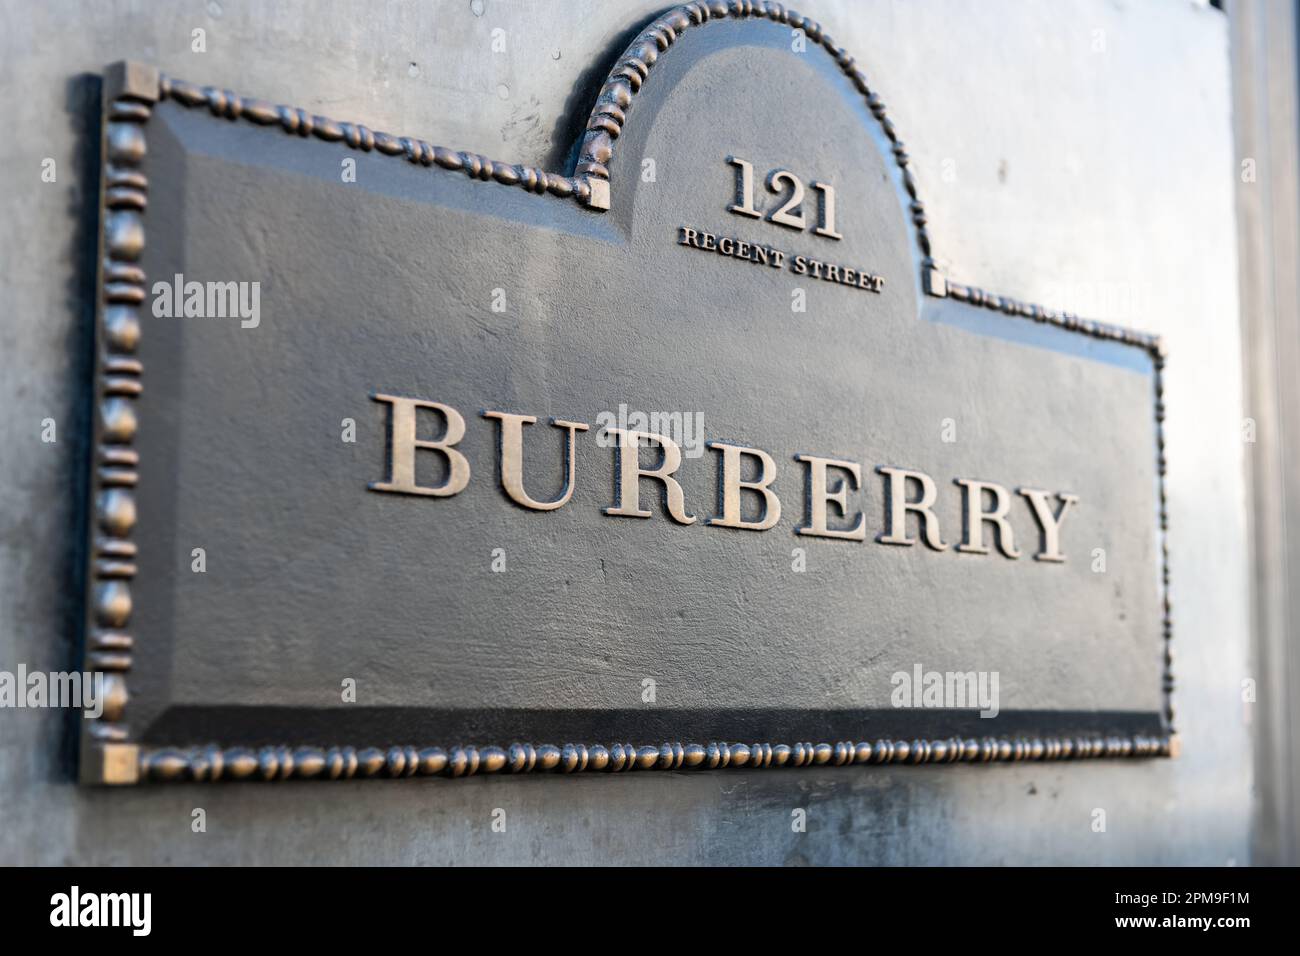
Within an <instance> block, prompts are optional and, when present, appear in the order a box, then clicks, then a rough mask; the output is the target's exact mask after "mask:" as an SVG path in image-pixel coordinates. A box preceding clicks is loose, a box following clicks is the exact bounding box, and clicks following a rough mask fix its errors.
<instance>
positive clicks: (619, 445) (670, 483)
mask: <svg viewBox="0 0 1300 956" xmlns="http://www.w3.org/2000/svg"><path fill="white" fill-rule="evenodd" d="M608 432H609V434H611V435H613V436H614V439H615V445H614V456H615V458H616V459H617V465H616V471H617V475H618V477H617V479H616V486H617V498H616V500H617V502H618V503H617V504H615V505H614V506H613V507H611V508H606V509H605V514H607V515H621V516H625V517H628V518H649V517H650V512H649V511H642V510H641V479H642V478H658V479H659V480H660V481H662V482H663V483H664V498H665V506H666V507H667V509H668V513H669V514H670V515H672V517H673V520H674V521H676V522H677V523H678V524H695V517H694V516H693V515H688V514H687V513H686V498H685V496H684V495H683V494H682V486H681V485H679V484H678V483H677V479H676V478H674V477H673V476H672V475H673V472H675V471H676V470H677V468H678V466H679V465H680V464H681V463H682V450H681V449H680V448H678V447H677V443H676V442H674V441H673V440H672V439H671V438H668V437H666V436H664V435H655V434H652V433H650V432H639V431H631V430H628V429H623V428H610V429H608ZM642 438H644V439H646V440H647V441H652V442H655V443H656V444H658V445H659V447H660V448H662V449H663V458H662V460H661V461H660V462H659V467H658V468H653V469H651V468H642V467H641V439H642Z"/></svg>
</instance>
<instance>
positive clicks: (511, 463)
mask: <svg viewBox="0 0 1300 956" xmlns="http://www.w3.org/2000/svg"><path fill="white" fill-rule="evenodd" d="M483 417H484V418H495V419H497V420H499V421H500V422H501V445H500V448H501V487H502V488H504V489H505V491H506V494H508V495H509V496H510V500H511V501H513V502H515V503H516V504H520V505H523V506H524V507H525V508H532V509H533V510H534V511H554V510H555V509H556V508H559V507H562V506H563V505H565V504H567V503H568V501H569V499H570V498H572V497H573V483H574V470H573V446H574V445H575V444H576V440H575V439H576V435H575V432H585V431H586V430H587V429H588V428H589V427H590V426H588V425H584V424H582V423H581V422H565V421H561V420H560V419H558V418H552V419H551V424H552V425H554V426H555V427H556V428H563V429H566V430H567V431H568V433H569V434H568V437H567V438H566V439H565V442H566V444H567V446H568V453H567V457H566V458H565V464H564V488H563V490H562V491H561V492H560V497H558V498H554V499H552V500H550V501H535V500H534V499H532V498H530V497H529V496H528V492H526V491H524V426H525V425H532V424H534V423H535V422H536V421H537V419H536V417H534V416H532V415H511V414H510V413H508V412H484V413H483Z"/></svg>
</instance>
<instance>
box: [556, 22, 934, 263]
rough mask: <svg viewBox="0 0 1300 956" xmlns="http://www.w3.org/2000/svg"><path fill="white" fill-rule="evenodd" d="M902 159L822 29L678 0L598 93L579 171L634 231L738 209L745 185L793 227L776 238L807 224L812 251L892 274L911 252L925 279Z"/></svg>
mask: <svg viewBox="0 0 1300 956" xmlns="http://www.w3.org/2000/svg"><path fill="white" fill-rule="evenodd" d="M688 35H689V36H688ZM719 149H722V150H723V152H722V153H719V152H718V150H719ZM715 154H716V155H715ZM908 164H909V158H908V155H907V151H906V149H905V147H904V145H903V143H902V141H901V139H900V138H899V135H898V132H897V130H896V129H895V128H894V124H893V123H892V122H891V121H890V119H889V118H888V117H887V116H886V113H885V105H884V102H883V101H882V100H881V98H880V97H879V96H878V95H877V94H876V93H874V92H872V90H871V88H870V86H869V85H868V82H867V77H866V74H865V73H864V72H863V70H862V69H861V68H860V67H859V66H858V64H857V62H856V61H855V60H854V58H853V56H852V55H851V54H850V53H849V52H848V51H846V50H845V49H844V48H842V47H840V46H839V45H838V44H837V43H836V42H835V40H834V38H833V37H832V36H831V35H830V34H828V33H825V32H824V31H823V30H822V28H821V25H820V24H818V23H817V22H816V21H814V20H812V19H810V18H809V17H806V16H803V15H802V14H800V13H799V12H797V11H795V10H791V9H788V8H786V7H784V6H782V5H781V4H778V3H761V2H760V3H754V2H745V0H735V2H730V3H723V2H713V3H704V2H700V3H691V4H686V5H684V6H681V7H677V8H675V9H673V10H670V11H668V12H667V13H664V14H663V15H661V16H660V17H658V18H657V19H655V20H654V21H652V22H651V23H649V24H647V26H646V27H645V29H643V30H642V31H641V32H640V33H639V34H638V35H637V37H636V39H634V40H633V41H632V43H631V44H630V45H629V46H628V48H627V49H626V51H624V53H623V55H622V56H621V57H620V58H619V60H618V62H617V64H615V66H614V68H613V70H612V71H611V72H610V74H609V77H608V78H607V79H606V81H605V84H604V86H603V87H602V88H601V91H600V95H599V96H598V97H597V99H596V104H595V106H594V107H593V109H592V112H591V116H590V118H589V120H588V122H587V129H586V132H585V134H584V136H583V139H582V144H581V150H580V153H579V156H578V160H577V165H576V168H575V170H574V173H575V175H576V176H578V177H585V178H586V180H587V181H588V182H589V183H591V202H590V205H593V206H596V207H597V208H600V207H602V206H603V207H605V208H609V209H610V211H611V213H612V214H613V215H615V216H616V217H617V219H618V220H619V221H620V222H621V223H622V224H624V225H625V226H627V227H628V228H629V229H630V225H631V221H633V220H635V221H636V223H637V231H640V230H641V229H642V228H643V227H644V226H645V225H648V224H649V223H646V222H645V220H646V219H650V220H652V221H653V220H657V219H663V220H668V219H672V218H673V217H674V216H676V217H678V218H680V217H682V216H686V215H689V214H690V213H691V211H693V210H705V209H707V210H709V212H710V213H712V212H713V211H715V209H716V210H717V211H721V210H722V209H723V208H727V209H728V210H729V211H733V212H735V211H737V209H735V208H733V207H734V206H739V207H742V209H741V214H742V215H745V214H747V213H746V211H745V209H744V207H746V205H747V204H746V198H747V197H746V195H743V194H742V192H745V193H748V194H750V195H749V198H750V199H752V198H753V196H755V195H756V196H757V197H758V201H757V203H756V204H753V205H750V206H749V209H756V210H757V212H758V215H757V216H754V215H753V213H752V212H748V215H750V216H751V217H753V218H764V219H767V220H768V221H772V222H777V223H779V224H781V225H785V226H787V227H789V228H790V229H791V231H790V232H785V231H784V230H778V231H776V232H775V233H774V235H773V241H774V243H776V244H779V243H781V242H782V241H783V240H787V243H786V244H789V243H788V240H789V238H790V237H791V236H792V235H793V234H794V232H795V231H803V232H805V233H806V237H807V240H809V241H808V242H805V243H804V244H805V245H808V246H809V255H810V256H813V255H816V252H817V250H819V249H820V250H824V251H826V253H827V256H826V258H827V259H828V260H830V261H838V260H841V259H852V260H854V261H859V260H861V261H863V263H864V264H866V263H868V262H869V263H872V264H873V271H876V272H880V273H892V274H893V275H894V276H900V275H901V274H902V273H901V272H900V271H899V270H898V268H897V267H898V266H901V265H902V264H903V263H904V262H905V261H906V258H907V253H906V250H909V249H910V250H914V256H913V257H912V259H913V262H912V265H913V267H914V268H916V269H918V270H919V271H913V272H912V274H915V275H919V276H920V277H921V278H922V279H923V278H924V277H925V275H926V274H927V272H928V271H929V270H930V269H931V267H932V263H931V261H930V239H929V235H928V234H927V232H926V218H925V209H924V206H923V205H922V203H921V200H920V198H919V197H918V195H917V186H916V180H915V178H914V177H913V176H912V173H911V171H910V170H909V169H908ZM745 177H748V179H746V178H745ZM742 184H743V186H742ZM650 185H653V186H654V187H656V188H653V189H650V188H644V187H647V186H650ZM663 185H668V186H669V187H670V188H669V189H661V188H657V187H660V186H663ZM720 190H721V191H720ZM828 190H829V192H828ZM733 193H736V201H735V202H734V203H731V202H730V200H731V197H732V194H733ZM724 196H725V197H726V199H727V201H728V203H727V204H724V203H720V202H719V201H718V200H719V198H720V197H724ZM796 200H800V201H796ZM828 202H829V204H830V209H829V211H828V209H827V205H828ZM782 208H788V209H789V212H790V213H791V214H793V216H794V219H793V220H791V219H790V218H789V216H788V215H787V216H786V217H782V216H781V215H780V210H781V209H782ZM774 214H775V215H774ZM710 218H711V219H712V218H713V217H712V216H710ZM799 219H802V220H803V222H804V224H805V225H804V228H803V229H802V230H799V229H798V227H795V226H794V225H793V222H794V221H798V220H799ZM909 233H910V235H909ZM841 240H843V241H841ZM877 266H878V267H879V268H876V267H877ZM909 271H912V270H909Z"/></svg>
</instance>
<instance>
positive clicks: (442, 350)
mask: <svg viewBox="0 0 1300 956" xmlns="http://www.w3.org/2000/svg"><path fill="white" fill-rule="evenodd" d="M751 7H752V8H753V9H752V10H751ZM762 9H763V11H764V12H765V14H766V15H758V14H759V12H760V5H743V4H742V5H734V4H733V5H732V6H731V7H725V6H723V5H721V4H702V3H701V4H690V5H688V6H685V7H681V8H679V9H676V10H673V11H671V12H669V13H666V14H664V15H663V16H662V17H660V18H659V19H657V20H655V21H654V22H653V23H651V24H649V25H648V26H647V27H646V28H645V30H644V31H643V32H642V33H641V34H640V35H639V36H638V37H637V38H636V39H635V40H634V41H633V43H632V45H631V46H630V47H629V49H628V50H627V52H626V53H625V54H624V56H623V57H622V58H621V59H620V60H619V61H618V63H617V65H616V66H615V67H614V70H613V72H612V73H611V74H610V76H609V79H608V80H607V81H606V83H605V85H604V86H603V87H602V89H601V90H600V91H599V94H598V96H597V97H596V105H595V108H594V109H593V111H592V114H591V118H590V120H589V122H588V125H587V131H586V133H585V135H584V137H583V139H582V142H581V143H580V144H579V148H578V150H577V157H576V159H575V162H574V166H573V169H572V171H571V173H569V174H565V175H559V174H555V173H550V172H546V171H543V170H540V169H535V168H533V167H529V166H521V165H512V164H508V163H502V162H497V161H494V160H491V159H488V158H486V157H483V156H479V155H476V154H473V153H467V152H461V151H457V150H452V149H448V148H445V147H442V146H435V145H432V144H430V143H428V142H425V141H423V140H419V139H413V138H408V137H401V136H394V135H390V134H387V133H383V132H378V131H374V130H371V129H369V128H367V127H366V126H363V125H360V124H355V123H342V122H336V121H334V120H332V119H329V118H326V117H323V116H316V115H312V114H309V113H307V112H305V111H303V110H300V109H296V108H292V107H287V106H279V105H275V104H273V103H271V102H268V101H264V100H258V99H251V98H248V97H245V96H242V95H240V94H237V93H234V92H231V91H229V90H226V89H224V88H220V87H216V86H198V85H194V84H191V83H187V82H183V81H181V80H178V79H175V78H172V77H168V76H165V75H161V74H159V73H158V72H157V71H156V70H153V69H151V68H149V67H146V66H141V65H138V64H119V65H118V66H116V67H114V68H112V69H110V70H109V71H108V73H107V75H106V84H105V109H106V118H105V139H104V179H103V205H104V229H103V243H102V244H103V255H102V263H103V264H102V270H103V272H102V285H101V288H102V305H101V311H100V322H99V327H98V348H99V356H100V361H99V365H98V372H97V383H96V388H97V392H96V394H97V396H98V397H97V401H98V407H99V415H98V416H97V418H98V421H97V426H96V435H95V449H96V452H95V454H96V461H95V463H94V472H93V485H94V487H93V503H92V508H93V518H92V525H93V529H92V537H91V546H90V559H91V568H90V579H91V580H90V594H89V599H88V628H87V639H86V640H87V649H86V655H87V666H88V668H90V669H94V670H101V671H105V672H108V673H109V675H110V678H109V682H108V686H109V689H110V692H109V706H107V707H106V709H105V713H104V715H103V717H102V718H100V719H99V720H97V721H93V722H90V723H89V725H88V726H89V728H90V729H88V731H87V733H86V735H85V743H84V746H83V760H82V775H83V779H85V780H87V781H91V782H105V783H129V782H136V781H137V780H143V779H155V780H175V779H200V780H214V779H282V778H289V777H294V778H316V779H326V778H331V779H332V778H350V777H376V776H380V777H393V776H411V775H430V774H445V775H451V776H461V775H466V774H471V773H475V772H479V773H483V772H511V771H514V772H522V771H538V770H564V771H578V770H586V771H617V770H630V769H651V768H659V769H692V768H715V767H728V766H730V767H738V766H744V767H798V766H810V765H818V764H827V763H832V764H861V763H928V762H939V763H951V762H971V761H988V760H1007V759H1058V758H1075V757H1096V756H1156V755H1168V754H1170V753H1172V752H1173V750H1174V749H1175V746H1176V738H1174V736H1173V734H1172V714H1171V713H1170V710H1169V700H1168V694H1169V689H1170V678H1169V675H1168V658H1167V649H1166V645H1167V641H1168V638H1169V624H1168V606H1167V600H1166V596H1165V592H1166V588H1167V583H1168V582H1167V573H1166V570H1165V554H1164V543H1163V525H1164V493H1163V469H1164V463H1163V446H1162V439H1161V433H1160V421H1161V419H1162V417H1163V416H1162V404H1161V402H1162V398H1161V387H1160V372H1161V367H1162V364H1163V356H1162V352H1161V349H1160V346H1159V343H1158V342H1157V341H1155V340H1154V339H1153V338H1151V337H1149V336H1146V335H1143V334H1141V333H1137V332H1133V331H1129V330H1126V329H1120V328H1116V327H1113V326H1108V325H1105V324H1102V323H1099V322H1094V321H1089V320H1084V319H1080V318H1078V317H1077V316H1073V315H1069V314H1065V313H1058V312H1053V311H1050V310H1047V309H1044V308H1041V307H1039V306H1033V305H1027V304H1024V303H1021V302H1017V301H1014V300H1011V299H1008V298H1004V297H1001V296H994V295H991V294H989V293H986V292H983V291H981V290H979V289H977V288H974V287H972V286H969V285H965V284H962V283H959V282H957V281H954V280H953V279H952V278H949V277H947V276H945V275H944V273H943V271H942V269H941V268H940V267H939V265H938V264H937V263H936V262H935V260H934V259H933V258H932V255H931V248H930V238H929V234H928V232H927V225H926V213H925V207H924V206H923V205H922V203H921V200H920V199H919V197H918V194H917V183H916V180H915V178H914V176H913V172H912V170H911V166H910V160H909V157H908V154H907V151H906V149H905V148H904V146H903V144H902V142H901V141H900V139H899V134H898V132H897V130H896V128H895V126H894V124H893V120H892V118H891V117H888V116H887V115H886V111H885V107H884V105H883V103H882V102H881V99H880V97H879V96H878V95H876V94H875V93H874V92H873V91H872V90H871V89H869V88H868V85H867V81H866V79H865V77H864V75H863V73H862V72H861V70H860V68H859V67H858V66H857V65H856V64H855V62H854V60H853V59H852V57H851V56H850V55H849V54H848V53H846V52H845V51H844V50H842V49H840V48H839V47H838V46H837V45H836V43H835V42H834V40H833V39H832V38H831V37H829V36H827V35H826V34H825V33H823V32H822V30H821V28H820V27H819V26H818V25H817V24H816V23H813V22H812V21H810V20H808V19H806V18H804V17H802V16H801V15H799V14H796V13H794V12H792V11H787V10H784V9H782V8H779V7H775V6H771V8H770V9H768V8H766V7H764V8H762ZM749 14H753V15H749ZM146 237H147V238H146Z"/></svg>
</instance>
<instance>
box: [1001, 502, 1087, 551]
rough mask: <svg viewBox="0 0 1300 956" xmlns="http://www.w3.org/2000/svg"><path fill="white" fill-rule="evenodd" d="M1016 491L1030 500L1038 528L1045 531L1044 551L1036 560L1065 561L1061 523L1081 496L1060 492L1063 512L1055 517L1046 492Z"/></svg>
mask: <svg viewBox="0 0 1300 956" xmlns="http://www.w3.org/2000/svg"><path fill="white" fill-rule="evenodd" d="M1016 491H1018V492H1019V493H1020V494H1022V495H1024V496H1025V497H1026V498H1028V499H1029V504H1030V505H1031V506H1032V507H1033V509H1034V517H1035V518H1037V519H1038V527H1039V528H1041V529H1042V531H1043V550H1042V551H1039V552H1038V553H1037V554H1036V555H1034V560H1035V561H1064V560H1065V555H1063V554H1062V553H1061V523H1062V522H1064V521H1065V513H1066V512H1067V511H1069V510H1070V505H1072V504H1074V503H1075V502H1076V501H1078V500H1079V496H1078V495H1067V494H1066V493H1065V492H1063V491H1058V492H1057V493H1056V498H1057V500H1058V501H1060V502H1061V510H1060V511H1058V512H1057V513H1056V516H1055V517H1053V516H1052V506H1051V505H1049V504H1048V503H1047V496H1048V493H1047V492H1046V491H1039V490H1038V489H1036V488H1017V489H1016Z"/></svg>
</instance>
